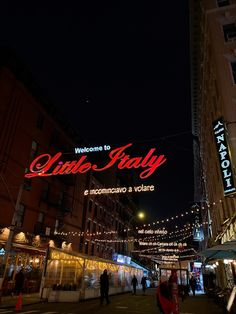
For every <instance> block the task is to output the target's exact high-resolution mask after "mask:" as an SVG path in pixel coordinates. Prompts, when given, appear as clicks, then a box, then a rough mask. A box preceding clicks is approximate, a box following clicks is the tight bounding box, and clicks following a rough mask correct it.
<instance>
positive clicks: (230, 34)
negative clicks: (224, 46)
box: [223, 23, 236, 42]
mask: <svg viewBox="0 0 236 314" xmlns="http://www.w3.org/2000/svg"><path fill="white" fill-rule="evenodd" d="M223 32H224V37H225V41H226V42H229V41H235V40H236V26H235V24H234V23H232V24H226V25H223Z"/></svg>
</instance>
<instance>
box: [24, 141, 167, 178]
mask: <svg viewBox="0 0 236 314" xmlns="http://www.w3.org/2000/svg"><path fill="white" fill-rule="evenodd" d="M130 146H132V143H130V144H127V145H125V146H122V147H118V148H116V149H113V150H112V151H110V153H109V158H110V160H109V161H108V163H107V164H106V165H105V166H103V167H101V168H100V167H99V166H98V165H97V164H92V163H91V162H89V161H88V160H87V156H81V157H80V158H79V159H78V160H73V161H62V160H60V158H61V156H62V153H61V152H58V153H57V154H56V155H54V156H51V155H50V154H43V155H40V156H38V157H37V158H35V159H34V160H33V161H32V163H31V165H30V167H29V170H30V172H29V173H27V174H25V177H26V178H32V177H38V176H41V177H45V176H51V175H65V174H71V173H72V174H76V173H85V172H87V171H89V170H93V171H104V170H107V169H109V168H111V167H112V166H115V165H116V164H117V168H118V169H120V170H121V169H132V168H135V169H138V168H143V169H144V170H143V171H142V172H141V173H140V175H139V177H140V178H141V179H145V178H148V177H149V176H150V175H152V174H153V173H154V172H155V171H156V169H157V168H158V167H159V166H161V165H162V164H163V163H165V162H166V157H165V156H164V155H159V156H157V155H154V152H155V150H156V149H155V148H151V149H150V150H149V152H148V153H147V155H146V156H144V157H140V156H138V157H130V155H128V154H127V153H126V152H125V150H126V149H127V148H128V147H130Z"/></svg>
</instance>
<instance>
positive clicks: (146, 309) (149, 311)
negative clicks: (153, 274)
mask: <svg viewBox="0 0 236 314" xmlns="http://www.w3.org/2000/svg"><path fill="white" fill-rule="evenodd" d="M110 301H111V303H110V304H109V305H102V306H101V305H100V303H99V299H93V300H87V301H84V302H79V303H38V304H32V305H25V306H24V304H23V307H22V310H21V311H20V313H21V314H38V313H40V314H41V313H42V314H57V313H60V314H76V313H79V314H83V313H86V314H95V313H96V314H97V313H105V314H106V313H107V314H108V313H109V314H110V313H112V314H118V313H119V314H123V313H124V314H158V313H159V310H158V308H157V306H156V300H155V289H148V290H147V291H146V295H142V292H141V291H138V293H137V295H135V296H133V295H132V294H131V293H126V294H120V295H115V296H110ZM11 313H15V309H14V308H0V314H11ZM180 313H182V314H198V313H200V314H209V313H214V314H222V313H224V312H223V310H222V309H221V308H219V307H218V306H217V305H216V304H215V303H214V301H213V300H211V299H208V298H207V297H206V296H205V295H198V296H196V297H192V296H189V297H188V298H187V299H186V300H184V302H182V301H180Z"/></svg>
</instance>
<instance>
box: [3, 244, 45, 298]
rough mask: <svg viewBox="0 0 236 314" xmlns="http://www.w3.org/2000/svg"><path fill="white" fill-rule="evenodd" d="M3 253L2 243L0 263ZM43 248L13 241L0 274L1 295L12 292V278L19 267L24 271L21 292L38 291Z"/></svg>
mask: <svg viewBox="0 0 236 314" xmlns="http://www.w3.org/2000/svg"><path fill="white" fill-rule="evenodd" d="M4 255H5V249H4V244H2V247H1V249H0V265H3V259H4ZM44 260H45V250H43V249H39V248H34V247H31V246H27V245H23V244H18V243H13V244H12V249H11V252H10V254H9V255H8V257H7V260H6V267H4V269H3V270H2V271H3V273H2V274H1V275H2V276H3V278H4V280H3V285H2V295H9V294H11V293H13V292H14V286H15V285H14V279H15V275H16V273H18V271H19V270H20V269H23V272H24V277H25V280H24V287H23V292H26V293H32V292H38V291H39V288H40V282H41V278H42V270H43V267H44Z"/></svg>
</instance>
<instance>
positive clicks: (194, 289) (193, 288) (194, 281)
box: [189, 275, 197, 297]
mask: <svg viewBox="0 0 236 314" xmlns="http://www.w3.org/2000/svg"><path fill="white" fill-rule="evenodd" d="M189 285H190V287H191V290H192V292H193V296H194V297H195V291H196V285H197V282H196V278H195V277H194V276H193V275H192V276H191V278H190V279H189Z"/></svg>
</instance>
